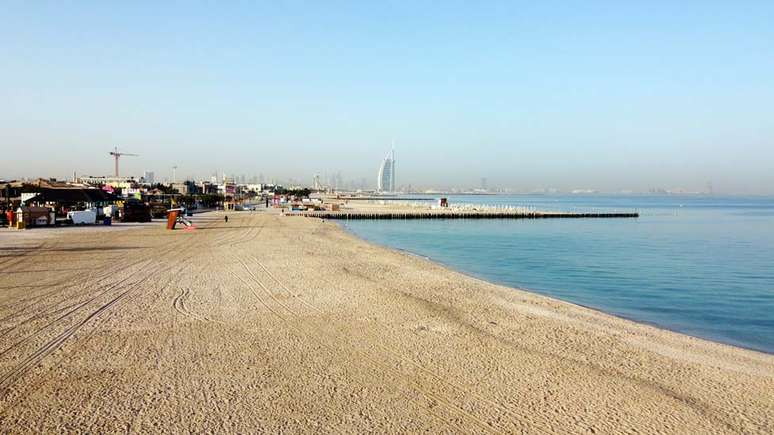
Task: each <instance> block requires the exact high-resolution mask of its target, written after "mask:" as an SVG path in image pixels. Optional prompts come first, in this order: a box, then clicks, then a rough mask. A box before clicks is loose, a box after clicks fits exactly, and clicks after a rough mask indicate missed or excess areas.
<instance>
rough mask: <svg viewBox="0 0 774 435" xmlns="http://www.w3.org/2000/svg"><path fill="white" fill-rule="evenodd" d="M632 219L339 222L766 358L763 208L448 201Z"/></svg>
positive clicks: (771, 269) (710, 203)
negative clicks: (628, 214)
mask: <svg viewBox="0 0 774 435" xmlns="http://www.w3.org/2000/svg"><path fill="white" fill-rule="evenodd" d="M450 201H451V202H452V203H468V204H489V205H503V206H504V205H513V206H530V207H534V208H536V209H538V210H565V211H606V210H618V211H635V210H636V211H638V212H640V214H641V216H640V218H637V219H546V220H427V221H423V220H409V221H367V220H361V221H348V222H344V223H343V225H344V226H345V227H346V228H347V229H349V230H350V231H352V232H354V233H355V234H357V235H359V236H361V237H363V238H365V239H367V240H370V241H373V242H376V243H379V244H383V245H386V246H389V247H393V248H399V249H404V250H407V251H410V252H413V253H416V254H419V255H424V256H427V257H430V258H432V259H434V260H436V261H439V262H441V263H443V264H446V265H448V266H451V267H453V268H455V269H458V270H460V271H463V272H465V273H469V274H471V275H475V276H478V277H481V278H484V279H487V280H489V281H493V282H497V283H501V284H505V285H509V286H513V287H520V288H525V289H528V290H531V291H534V292H536V293H542V294H546V295H550V296H553V297H556V298H559V299H563V300H566V301H569V302H574V303H577V304H580V305H584V306H588V307H593V308H597V309H600V310H603V311H605V312H608V313H612V314H615V315H618V316H622V317H626V318H629V319H633V320H637V321H641V322H646V323H651V324H654V325H657V326H660V327H664V328H667V329H671V330H674V331H679V332H683V333H686V334H690V335H694V336H698V337H703V338H707V339H711V340H715V341H719V342H723V343H728V344H734V345H738V346H743V347H748V348H752V349H756V350H760V351H764V352H769V353H774V198H771V197H719V196H644V195H643V196H639V195H631V196H621V195H616V196H602V195H584V196H578V195H571V196H559V195H507V196H505V195H503V196H501V195H496V196H451V197H450Z"/></svg>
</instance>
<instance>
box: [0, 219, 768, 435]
mask: <svg viewBox="0 0 774 435" xmlns="http://www.w3.org/2000/svg"><path fill="white" fill-rule="evenodd" d="M229 216H230V220H229V222H228V224H224V223H223V221H222V215H220V214H217V213H211V214H206V215H202V216H199V217H197V218H196V219H197V220H198V221H199V226H200V228H199V229H198V230H196V231H193V232H184V231H174V232H170V231H165V230H164V229H163V224H161V223H158V224H156V225H153V226H150V227H147V226H138V227H135V228H133V229H132V230H131V231H129V230H127V231H123V230H121V231H119V230H117V227H114V229H105V228H102V229H99V230H95V231H87V230H82V229H79V230H76V231H73V230H72V229H59V230H54V231H51V230H47V231H39V230H30V231H28V232H26V233H25V234H24V235H23V236H20V235H18V234H13V233H12V232H8V231H0V248H1V249H0V255H3V257H0V271H1V272H2V274H0V428H2V431H3V432H10V433H20V432H72V431H77V432H93V433H97V432H127V431H128V432H189V431H192V432H271V433H276V432H328V433H342V432H345V433H362V432H379V433H384V432H432V433H437V432H456V433H484V432H499V433H519V432H526V433H561V434H570V433H592V432H596V433H600V432H602V433H622V432H639V433H656V432H662V433H773V432H774V357H772V356H771V355H765V354H761V353H757V352H752V351H748V350H743V349H738V348H734V347H731V346H725V345H720V344H715V343H711V342H707V341H704V340H700V339H696V338H691V337H687V336H684V335H680V334H676V333H672V332H668V331H663V330H659V329H656V328H652V327H649V326H644V325H639V324H636V323H633V322H629V321H626V320H622V319H618V318H615V317H612V316H608V315H605V314H602V313H599V312H595V311H593V310H588V309H584V308H581V307H578V306H575V305H572V304H568V303H563V302H559V301H556V300H552V299H549V298H545V297H542V296H537V295H533V294H530V293H527V292H523V291H519V290H514V289H510V288H504V287H501V286H496V285H492V284H489V283H486V282H482V281H479V280H476V279H473V278H470V277H466V276H464V275H461V274H458V273H455V272H453V271H450V270H448V269H445V268H443V267H441V266H438V265H436V264H434V263H432V262H429V261H427V260H423V259H421V258H416V257H413V256H409V255H405V254H401V253H398V252H394V251H390V250H387V249H383V248H380V247H377V246H373V245H370V244H367V243H365V242H363V241H360V240H358V239H356V238H354V237H353V236H351V235H349V234H347V233H345V232H344V231H342V230H341V229H340V228H338V227H337V226H336V225H335V224H334V223H330V222H326V223H322V222H321V221H319V220H313V219H306V218H290V217H281V216H277V215H273V214H263V213H232V214H230V215H229ZM32 247H34V248H35V249H29V248H32ZM16 248H18V249H16Z"/></svg>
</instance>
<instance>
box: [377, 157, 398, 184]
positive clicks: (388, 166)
mask: <svg viewBox="0 0 774 435" xmlns="http://www.w3.org/2000/svg"><path fill="white" fill-rule="evenodd" d="M376 190H377V191H379V192H395V150H392V152H391V153H390V154H388V155H387V157H385V158H384V161H383V162H382V166H380V167H379V178H378V179H377V180H376Z"/></svg>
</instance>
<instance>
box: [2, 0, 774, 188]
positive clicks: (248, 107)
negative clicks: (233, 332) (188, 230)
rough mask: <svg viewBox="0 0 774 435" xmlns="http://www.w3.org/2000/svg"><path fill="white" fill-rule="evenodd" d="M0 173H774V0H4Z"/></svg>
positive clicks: (685, 176)
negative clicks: (118, 153) (118, 158)
mask: <svg viewBox="0 0 774 435" xmlns="http://www.w3.org/2000/svg"><path fill="white" fill-rule="evenodd" d="M0 3H1V4H0V6H2V13H0V80H1V82H0V83H2V86H1V87H0V101H1V102H2V103H1V104H0V147H1V148H2V149H3V155H2V156H0V178H2V177H6V178H13V177H18V176H39V175H53V176H60V177H62V176H68V175H70V174H72V172H73V170H76V171H78V173H82V174H108V173H110V172H111V170H112V161H111V160H110V157H109V156H108V155H107V152H108V151H109V150H110V149H111V148H112V147H113V146H114V145H118V146H119V147H120V148H122V149H125V150H126V151H129V152H136V153H139V154H141V156H140V157H136V158H126V159H125V160H124V161H123V168H124V169H125V171H124V172H126V173H134V174H139V173H141V172H142V170H144V169H148V170H154V171H155V172H156V173H157V174H158V175H157V176H168V173H169V172H170V170H169V167H171V166H172V165H174V164H177V165H179V166H180V169H179V170H178V174H180V175H183V176H184V175H197V176H206V175H209V174H210V173H211V172H212V171H214V170H216V169H217V170H219V171H223V170H225V171H227V172H229V173H235V174H246V175H248V176H249V175H252V174H259V173H262V174H264V175H266V176H267V177H269V176H275V177H281V178H287V177H293V178H295V179H299V180H305V181H309V182H311V177H312V174H313V173H315V172H319V173H325V172H328V173H330V172H333V171H337V170H338V171H341V172H342V175H343V176H344V178H350V179H360V178H361V177H366V178H367V180H368V181H369V182H370V183H375V179H376V170H377V169H378V165H379V160H380V159H381V158H382V157H383V156H384V154H386V153H387V152H388V151H389V148H390V143H391V141H392V140H393V139H395V141H396V150H397V151H396V154H397V157H398V165H397V171H398V176H399V183H398V184H409V183H411V184H413V185H435V186H452V185H465V184H469V185H474V186H475V185H478V180H479V178H480V177H483V176H486V177H487V178H488V179H489V184H490V185H498V186H508V187H513V188H518V189H524V190H529V189H532V188H536V187H546V186H555V187H559V188H565V189H566V188H595V189H601V190H617V189H634V190H646V189H647V188H649V187H651V186H663V187H684V188H687V189H703V188H704V187H705V185H706V183H707V182H708V181H712V182H713V185H714V187H715V189H716V190H718V191H725V192H739V193H774V24H772V23H774V2H771V1H759V2H755V1H740V2H730V1H717V2H715V1H696V2H691V1H679V2H678V1H664V2H659V1H642V2H621V1H610V2H594V1H579V2H549V1H546V2H542V1H541V2H515V1H514V2H501V3H500V2H470V1H465V2H451V1H448V2H417V1H406V2H267V3H264V4H259V3H257V2H241V3H239V2H208V3H194V2H179V3H172V2H170V3H166V4H161V2H96V1H95V2H87V1H82V2H21V1H20V2H5V1H3V2H0Z"/></svg>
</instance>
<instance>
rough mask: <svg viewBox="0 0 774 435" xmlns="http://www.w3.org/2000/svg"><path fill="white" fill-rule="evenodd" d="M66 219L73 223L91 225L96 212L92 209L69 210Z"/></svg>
mask: <svg viewBox="0 0 774 435" xmlns="http://www.w3.org/2000/svg"><path fill="white" fill-rule="evenodd" d="M67 219H68V220H70V221H71V222H72V223H73V224H75V225H93V224H95V223H96V222H97V212H95V211H93V210H81V211H71V212H68V213H67Z"/></svg>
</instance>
